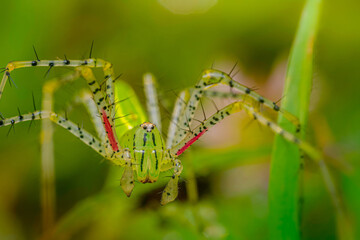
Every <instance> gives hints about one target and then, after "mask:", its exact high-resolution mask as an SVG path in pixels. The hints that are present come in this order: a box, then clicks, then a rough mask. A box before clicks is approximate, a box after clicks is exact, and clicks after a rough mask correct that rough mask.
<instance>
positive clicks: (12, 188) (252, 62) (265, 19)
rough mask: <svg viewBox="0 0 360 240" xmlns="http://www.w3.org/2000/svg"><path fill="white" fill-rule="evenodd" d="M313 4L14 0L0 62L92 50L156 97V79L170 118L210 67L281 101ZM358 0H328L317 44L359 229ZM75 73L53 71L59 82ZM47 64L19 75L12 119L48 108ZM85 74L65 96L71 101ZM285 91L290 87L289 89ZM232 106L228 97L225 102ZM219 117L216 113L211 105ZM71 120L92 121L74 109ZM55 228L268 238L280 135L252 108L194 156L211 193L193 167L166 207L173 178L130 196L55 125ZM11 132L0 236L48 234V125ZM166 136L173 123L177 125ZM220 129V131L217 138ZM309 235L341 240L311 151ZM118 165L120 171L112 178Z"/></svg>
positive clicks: (326, 142)
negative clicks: (44, 206) (193, 189)
mask: <svg viewBox="0 0 360 240" xmlns="http://www.w3.org/2000/svg"><path fill="white" fill-rule="evenodd" d="M303 5H304V1H281V0H278V1H252V2H250V1H221V0H197V1H190V0H187V1H180V0H159V1H149V0H143V1H139V0H137V1H89V0H87V1H84V0H78V1H69V0H63V1H42V0H41V1H7V2H2V14H1V17H0V18H1V22H2V27H3V29H2V37H1V38H0V46H1V47H0V49H1V54H0V65H1V66H5V65H6V64H7V62H9V61H12V60H33V59H34V58H35V57H34V53H33V50H32V45H35V47H36V49H37V52H38V54H39V57H40V59H55V58H57V57H63V55H64V54H66V55H67V57H68V58H69V59H82V58H84V57H87V56H88V54H89V50H90V45H91V42H92V41H93V40H94V41H95V45H94V50H93V56H94V57H99V58H104V59H106V60H108V61H110V62H112V63H113V64H114V68H115V72H116V73H123V75H122V78H123V79H124V80H125V81H127V82H128V83H130V84H131V85H132V86H133V87H134V89H135V91H136V92H138V94H139V97H140V101H141V102H142V103H143V104H145V102H144V96H143V89H142V75H143V74H144V73H145V72H148V71H150V72H152V73H154V75H155V76H157V78H158V82H159V86H158V88H159V92H160V95H161V103H162V105H163V107H162V112H163V115H164V119H163V120H164V124H165V125H167V124H168V123H169V114H168V112H171V107H172V103H173V102H174V100H175V94H174V92H175V93H177V92H179V90H181V89H183V88H186V87H191V86H193V85H194V84H195V83H196V81H197V80H198V79H199V76H200V74H201V71H202V70H203V69H205V68H209V67H211V65H212V64H213V66H214V68H217V69H220V70H223V71H230V69H231V68H232V66H233V65H234V64H235V63H236V62H238V67H237V70H239V73H238V75H237V76H236V80H237V81H239V82H242V83H244V84H246V85H248V86H250V87H254V86H255V87H258V88H259V90H258V92H260V93H261V94H263V95H264V96H266V97H268V98H269V99H271V100H274V101H277V100H278V99H280V98H281V97H282V96H281V92H282V87H283V84H284V77H285V69H286V61H287V57H288V54H289V51H290V47H291V44H292V40H293V38H294V35H295V32H296V28H297V24H298V21H299V19H300V14H301V11H302V8H303ZM359 7H360V3H359V2H358V1H354V0H353V1H346V3H345V2H343V3H340V2H336V1H324V3H323V9H322V15H321V19H320V26H319V35H318V40H317V43H316V47H315V53H314V55H315V59H314V84H313V94H312V104H311V112H310V123H311V124H309V126H311V127H310V128H309V129H308V130H307V131H308V135H309V138H310V140H311V141H312V142H314V143H315V144H316V145H317V146H319V148H321V149H322V150H323V151H324V153H325V155H326V156H328V161H329V163H330V169H331V171H332V174H333V175H334V178H335V179H336V182H337V185H338V187H339V189H340V192H341V196H342V198H343V200H344V206H345V210H346V212H347V214H348V216H347V217H348V221H349V222H348V224H349V226H350V228H351V229H352V230H353V231H354V236H355V239H360V232H359V230H358V229H360V225H359V224H360V222H359V220H360V191H359V190H360V185H359V183H360V173H359V171H358V170H359V167H360V166H359V161H358V160H359V159H360V150H359V149H360V127H359V126H360V124H359V123H360V121H359V120H360V108H359V107H358V106H357V103H358V100H359V89H360V82H359V81H358V79H359V77H360V67H359V66H358V65H359V63H360V61H359V59H360V31H358V28H359V27H358V25H359V21H360V15H359V13H358V9H359ZM69 71H71V69H53V70H52V71H51V72H50V74H49V76H48V78H47V79H50V78H52V77H56V76H60V75H62V74H64V73H66V72H69ZM45 72H46V69H45V68H39V69H20V70H16V71H14V72H13V73H12V77H13V79H14V81H15V82H16V84H17V86H18V88H14V87H12V88H11V87H10V86H9V84H7V86H6V88H5V91H4V95H3V97H2V99H1V101H0V112H1V113H2V114H3V115H4V116H5V117H10V116H15V115H17V107H19V108H20V109H21V111H22V112H23V113H26V112H30V111H32V110H33V108H32V101H31V92H34V95H35V98H36V101H37V104H38V108H39V107H40V102H41V88H42V85H43V83H44V82H45V81H46V79H44V73H45ZM83 85H84V84H83V83H82V82H77V83H74V84H70V85H68V86H65V87H64V88H62V90H61V91H60V93H59V94H57V95H56V104H55V109H56V110H57V111H63V110H64V109H65V108H67V107H68V106H69V104H71V101H72V97H73V95H74V94H76V93H77V91H78V90H79V89H80V87H82V86H83ZM285 97H286V96H285ZM227 103H229V102H226V101H217V102H216V104H217V105H220V106H221V105H225V104H227ZM206 105H209V106H207V107H206V111H207V112H208V114H210V113H211V112H213V111H214V107H212V105H211V103H207V104H206ZM76 110H77V111H76V112H70V113H69V116H70V118H71V119H74V120H75V121H77V122H79V123H81V124H83V125H84V127H85V128H88V129H91V123H90V120H89V118H88V115H87V114H86V111H85V110H84V109H83V108H82V107H80V106H76ZM55 129H56V132H55V158H56V166H55V168H56V169H55V170H56V194H57V198H56V202H57V210H56V211H57V212H56V214H57V217H56V219H57V225H56V236H57V237H58V238H59V239H138V238H147V239H202V238H204V237H208V238H214V239H216V238H226V239H267V238H268V232H269V230H268V222H267V216H268V204H267V183H268V172H269V161H270V155H271V144H272V139H273V134H271V133H270V131H269V130H267V129H266V128H264V127H259V125H258V124H256V123H251V121H250V120H249V119H248V118H247V117H246V116H245V115H241V114H240V115H238V116H233V117H231V118H229V119H227V120H226V121H224V122H223V123H221V124H219V125H218V126H216V127H215V128H214V129H213V130H212V131H210V132H209V133H208V135H207V137H206V136H205V137H203V139H202V140H200V142H199V143H198V144H197V145H196V146H195V147H192V149H191V151H189V153H187V154H186V155H185V156H184V157H183V158H182V161H184V165H185V168H186V167H187V166H188V167H192V168H193V169H194V170H195V173H196V174H195V175H196V177H197V182H198V189H199V201H198V202H197V203H196V204H190V203H189V201H187V196H186V189H185V185H186V183H187V179H189V178H191V177H192V176H189V174H186V173H185V174H184V176H183V180H184V181H183V182H182V184H181V185H180V196H179V200H177V201H176V202H175V203H172V204H169V205H167V206H165V207H161V206H160V205H159V199H160V195H161V194H160V193H161V190H162V188H163V186H164V183H165V181H166V180H167V175H166V174H163V177H162V179H160V182H158V183H156V184H146V185H142V184H141V185H140V184H136V186H135V189H134V192H133V195H132V196H131V198H127V197H126V196H125V194H124V193H123V192H122V190H121V188H120V187H119V180H120V173H119V174H118V175H116V173H117V172H118V171H119V169H115V167H114V166H111V165H110V164H108V163H107V162H104V161H101V160H102V159H101V156H99V155H97V154H96V153H95V152H93V151H91V150H90V148H88V147H87V146H85V145H83V144H82V143H81V142H80V141H79V140H78V139H76V138H74V137H73V136H71V135H70V134H68V133H67V132H66V131H65V130H63V129H61V128H59V127H55ZM8 130H9V127H6V128H1V129H0V239H34V238H39V237H40V236H41V234H42V233H41V205H40V202H41V201H40V177H41V171H40V144H39V133H40V122H37V123H36V124H33V126H32V128H31V129H30V130H29V131H28V124H26V123H24V124H19V125H16V126H15V131H12V132H11V133H10V134H9V136H7V132H8ZM165 132H166V131H165ZM219 136H221V137H222V138H221V139H222V140H221V141H219ZM305 165H306V167H305V173H304V181H303V186H304V187H303V198H304V205H303V209H302V214H301V216H302V220H301V223H302V224H301V232H302V237H303V238H304V239H337V238H338V237H337V233H336V227H335V225H336V223H335V221H336V220H335V216H334V209H333V207H332V204H331V201H330V199H329V195H328V193H327V191H326V189H325V187H324V184H323V180H322V177H321V176H320V174H319V171H318V169H317V167H316V166H315V165H314V164H312V163H311V161H306V164H305ZM109 173H110V174H109Z"/></svg>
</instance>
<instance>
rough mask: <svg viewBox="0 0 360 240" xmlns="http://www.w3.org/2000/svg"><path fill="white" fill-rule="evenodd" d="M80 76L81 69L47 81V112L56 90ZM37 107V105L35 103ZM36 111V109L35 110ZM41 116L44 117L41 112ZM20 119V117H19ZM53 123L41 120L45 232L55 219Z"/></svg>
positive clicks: (51, 109)
mask: <svg viewBox="0 0 360 240" xmlns="http://www.w3.org/2000/svg"><path fill="white" fill-rule="evenodd" d="M79 77H80V72H79V71H73V72H71V73H69V74H66V75H64V76H62V77H59V78H54V79H52V80H50V81H48V82H46V83H45V84H44V86H43V88H42V91H43V99H42V109H43V111H46V112H52V111H53V95H54V92H55V91H56V90H57V89H58V88H59V87H60V86H62V85H63V84H66V83H68V82H71V81H74V80H76V79H77V78H79ZM34 108H35V105H34ZM35 111H36V110H35ZM39 118H42V115H41V112H40V114H39ZM19 120H20V119H19ZM33 120H36V118H35V114H34V113H33V114H31V121H33ZM53 132H54V129H53V124H52V123H51V121H49V120H48V119H44V121H42V122H41V136H42V141H41V173H42V175H41V187H42V191H41V205H42V224H43V230H44V232H45V231H47V230H48V229H51V228H52V227H53V225H54V221H55V209H56V206H55V205H56V203H55V199H56V196H55V195H56V191H55V170H54V165H55V164H54V162H55V157H54V143H53Z"/></svg>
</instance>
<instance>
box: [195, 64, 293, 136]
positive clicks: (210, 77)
mask: <svg viewBox="0 0 360 240" xmlns="http://www.w3.org/2000/svg"><path fill="white" fill-rule="evenodd" d="M218 84H224V85H227V86H229V87H230V88H234V89H236V90H238V91H239V92H240V93H241V94H243V95H245V96H247V97H249V98H250V99H252V100H254V101H255V102H258V103H259V104H263V105H264V106H266V107H268V108H270V109H273V110H275V111H278V112H280V113H281V114H282V115H283V116H284V117H285V118H286V119H288V120H289V121H290V122H291V123H292V124H293V125H295V126H296V132H299V131H300V122H299V119H298V118H297V117H296V116H295V115H293V114H291V113H290V112H288V111H286V110H285V109H283V108H281V107H280V106H278V105H277V104H276V102H273V101H271V100H269V99H266V98H264V97H263V96H261V95H259V94H258V93H256V92H254V91H253V90H252V89H250V88H248V87H246V86H245V85H242V84H240V83H238V82H237V81H235V80H234V79H233V78H232V77H230V76H229V75H228V74H226V73H224V72H222V71H219V70H214V69H208V70H205V71H204V72H203V74H202V78H201V80H200V82H199V84H198V85H197V87H198V89H202V88H205V89H209V88H211V87H214V86H216V85H218Z"/></svg>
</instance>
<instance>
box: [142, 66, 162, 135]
mask: <svg viewBox="0 0 360 240" xmlns="http://www.w3.org/2000/svg"><path fill="white" fill-rule="evenodd" d="M143 83H144V91H145V97H146V106H147V111H148V115H149V118H150V119H149V120H150V122H151V123H153V124H155V125H156V127H157V128H158V129H159V131H160V132H161V117H160V108H159V102H158V96H157V92H156V79H155V77H154V75H152V74H151V73H146V74H144V77H143Z"/></svg>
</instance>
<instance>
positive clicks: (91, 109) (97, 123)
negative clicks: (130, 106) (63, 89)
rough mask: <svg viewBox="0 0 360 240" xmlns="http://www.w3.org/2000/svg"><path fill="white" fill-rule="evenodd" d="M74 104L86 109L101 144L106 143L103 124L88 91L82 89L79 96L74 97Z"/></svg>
mask: <svg viewBox="0 0 360 240" xmlns="http://www.w3.org/2000/svg"><path fill="white" fill-rule="evenodd" d="M75 102H76V103H81V104H83V105H84V106H85V107H86V109H87V111H88V113H89V115H90V118H91V121H92V122H93V125H94V127H95V130H96V132H97V136H98V137H99V138H100V140H101V142H103V143H105V142H106V141H108V140H107V138H106V131H105V128H104V125H103V122H102V121H101V118H100V115H99V112H98V109H97V107H96V104H95V102H94V99H93V98H92V95H91V93H90V91H89V90H87V89H83V90H82V91H81V92H80V94H79V95H77V96H76V97H75Z"/></svg>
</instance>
